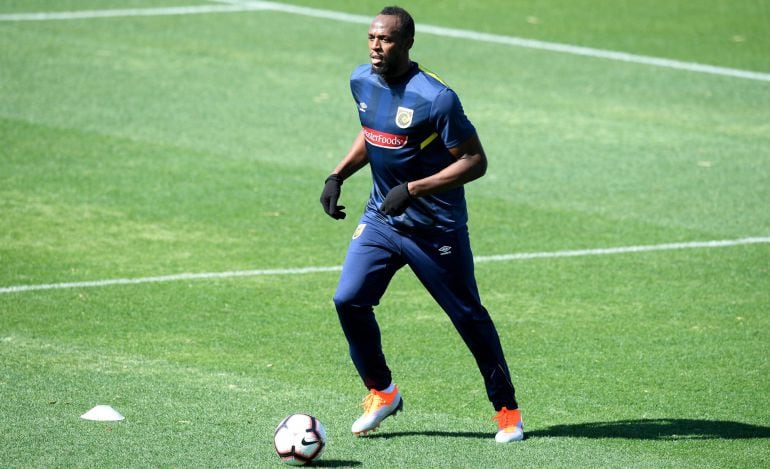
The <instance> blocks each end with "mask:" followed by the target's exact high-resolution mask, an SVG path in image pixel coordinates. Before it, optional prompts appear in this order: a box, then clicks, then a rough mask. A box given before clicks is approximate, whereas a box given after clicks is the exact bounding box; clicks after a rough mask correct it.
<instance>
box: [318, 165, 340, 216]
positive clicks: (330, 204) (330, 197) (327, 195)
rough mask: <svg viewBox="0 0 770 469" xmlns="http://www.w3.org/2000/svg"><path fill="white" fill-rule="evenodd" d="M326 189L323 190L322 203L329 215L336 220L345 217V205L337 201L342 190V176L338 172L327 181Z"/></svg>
mask: <svg viewBox="0 0 770 469" xmlns="http://www.w3.org/2000/svg"><path fill="white" fill-rule="evenodd" d="M324 182H325V183H326V184H325V185H324V190H323V192H321V205H322V206H323V208H324V211H325V212H326V214H327V215H329V216H330V217H332V218H334V219H335V220H342V219H343V218H345V215H346V214H345V212H343V210H344V209H345V206H344V205H337V201H338V200H339V198H340V193H341V192H342V189H341V188H342V178H341V177H340V176H339V175H338V174H332V175H331V176H329V177H328V178H326V181H324Z"/></svg>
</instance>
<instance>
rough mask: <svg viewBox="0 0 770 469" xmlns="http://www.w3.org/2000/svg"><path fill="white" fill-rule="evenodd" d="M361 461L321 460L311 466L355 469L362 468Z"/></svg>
mask: <svg viewBox="0 0 770 469" xmlns="http://www.w3.org/2000/svg"><path fill="white" fill-rule="evenodd" d="M360 465H361V461H343V460H341V459H328V460H327V459H323V458H321V459H319V460H318V461H315V462H314V463H312V464H311V466H313V467H355V466H360Z"/></svg>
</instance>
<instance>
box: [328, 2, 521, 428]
mask: <svg viewBox="0 0 770 469" xmlns="http://www.w3.org/2000/svg"><path fill="white" fill-rule="evenodd" d="M413 43H414V21H413V20H412V17H411V16H410V15H409V13H407V12H406V11H405V10H404V9H402V8H399V7H386V8H384V9H383V10H382V11H381V12H380V13H379V15H377V16H376V17H375V18H374V21H372V23H371V26H370V27H369V59H370V63H369V64H366V65H361V66H359V67H357V68H356V69H355V70H354V71H353V73H352V75H351V77H350V88H351V91H352V94H353V98H354V99H355V103H356V106H357V107H358V115H359V118H360V120H361V131H360V132H359V133H358V136H357V137H356V138H355V140H354V141H353V145H352V147H351V148H350V150H349V151H348V153H347V154H346V155H345V157H344V158H342V160H341V161H340V162H339V164H338V165H337V166H336V168H335V169H334V171H333V172H332V174H331V175H330V176H329V177H328V178H327V179H326V182H325V185H324V189H323V193H322V195H321V204H322V205H323V208H324V210H325V211H326V213H327V214H328V215H329V216H331V217H332V218H335V219H342V218H345V215H346V214H345V212H344V209H345V207H344V206H342V205H338V201H339V198H340V193H341V187H342V183H343V181H344V180H345V179H347V178H348V177H350V176H351V175H352V174H353V173H355V172H356V171H358V170H359V169H361V168H363V167H364V166H366V165H367V164H368V165H369V167H370V169H371V173H372V179H373V187H372V191H371V195H370V197H369V201H368V203H367V205H366V208H365V210H364V214H363V216H362V217H361V220H360V222H359V225H358V227H357V228H356V230H355V232H354V233H353V239H352V240H351V242H350V246H349V248H348V252H347V256H346V258H345V262H344V264H343V267H342V274H341V276H340V280H339V284H338V286H337V291H336V292H335V294H334V304H335V307H336V309H337V314H338V316H339V320H340V324H341V325H342V330H343V332H344V334H345V337H346V339H347V341H348V345H349V347H350V356H351V358H352V360H353V364H354V365H355V367H356V370H357V371H358V373H359V375H360V376H361V379H362V380H363V382H364V385H365V386H366V387H367V388H368V389H369V394H368V395H367V396H366V398H365V399H364V413H363V415H361V417H359V418H358V419H357V420H356V421H355V422H354V423H353V426H352V428H351V430H352V432H353V433H354V434H364V433H366V432H369V431H371V430H375V429H376V428H377V427H378V426H379V425H380V423H381V422H382V421H383V420H384V419H385V418H386V417H388V416H390V415H393V414H395V413H396V412H398V411H400V410H401V409H402V408H403V399H402V397H401V393H400V392H399V391H398V388H397V387H396V385H395V384H394V383H393V381H392V377H391V371H390V369H389V367H388V365H387V364H386V361H385V355H384V354H383V351H382V345H381V340H380V329H379V326H378V324H377V321H376V319H375V316H374V309H373V308H374V306H376V305H377V304H378V303H379V301H380V298H381V297H382V295H383V294H384V292H385V289H386V288H387V286H388V283H389V282H390V280H391V279H392V278H393V275H394V274H395V273H396V271H397V270H399V269H400V268H401V267H403V266H405V265H408V266H409V267H410V268H411V269H412V271H413V272H414V273H415V275H416V276H417V278H418V279H419V280H420V282H422V284H423V285H424V286H425V288H426V289H427V290H428V292H430V294H431V295H432V296H433V298H434V299H435V300H436V301H437V302H438V304H439V305H440V306H441V307H442V308H443V310H444V311H445V312H446V314H447V315H448V316H449V318H450V320H451V321H452V323H453V324H454V326H455V328H456V329H457V331H458V332H459V334H460V336H461V337H462V339H463V340H464V342H465V343H466V344H467V346H468V348H469V349H470V351H471V353H472V354H473V356H474V358H475V359H476V363H477V364H478V367H479V370H480V371H481V375H482V376H483V378H484V384H485V386H486V391H487V395H488V397H489V400H490V401H491V402H492V405H493V406H494V408H495V410H496V411H497V414H496V416H495V417H494V419H495V420H497V422H498V432H497V434H496V435H495V440H497V441H498V442H509V441H517V440H521V439H523V438H524V433H523V424H522V421H521V414H520V413H519V410H518V404H517V402H516V397H515V391H514V387H513V384H512V383H511V378H510V373H509V371H508V365H507V364H506V361H505V357H504V356H503V350H502V347H501V345H500V339H499V337H498V334H497V330H496V329H495V325H494V324H493V322H492V319H491V318H490V316H489V313H488V312H487V310H486V309H485V308H484V306H482V304H481V300H480V298H479V293H478V288H477V286H476V279H475V275H474V271H473V255H472V254H471V247H470V241H469V238H468V228H467V226H466V223H467V219H468V214H467V211H466V204H465V194H464V189H463V185H464V184H465V183H468V182H470V181H473V180H474V179H477V178H479V177H481V176H482V175H484V173H485V172H486V167H487V158H486V155H485V153H484V149H483V148H482V146H481V142H480V141H479V137H478V136H477V134H476V129H475V128H474V126H473V124H471V122H470V121H469V120H468V118H467V117H466V116H465V113H464V111H463V108H462V106H461V104H460V100H459V99H458V97H457V95H456V94H455V93H454V91H452V89H451V88H449V87H448V86H447V85H446V84H445V83H444V82H443V81H441V79H440V78H438V77H437V76H436V75H435V74H433V73H431V72H429V71H427V70H425V69H423V68H422V67H420V66H419V65H418V64H417V63H415V62H412V61H411V60H410V58H409V50H410V48H411V47H412V44H413Z"/></svg>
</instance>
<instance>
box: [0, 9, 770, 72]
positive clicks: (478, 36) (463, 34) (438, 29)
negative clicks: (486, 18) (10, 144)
mask: <svg viewBox="0 0 770 469" xmlns="http://www.w3.org/2000/svg"><path fill="white" fill-rule="evenodd" d="M213 1H216V2H218V3H221V4H224V5H200V6H181V7H165V8H132V9H114V10H84V11H64V12H41V13H8V14H0V21H47V20H74V19H87V18H112V17H121V16H160V15H191V14H201V13H235V12H244V11H256V10H271V11H279V12H283V13H290V14H295V15H302V16H310V17H314V18H323V19H329V20H334V21H344V22H347V23H359V24H369V23H370V22H371V17H370V16H364V15H355V14H351V13H343V12H338V11H331V10H322V9H319V8H310V7H302V6H297V5H289V4H285V3H277V2H263V1H239V0H213ZM416 28H417V31H418V32H421V33H425V34H433V35H436V36H442V37H452V38H458V39H466V40H469V41H478V42H489V43H494V44H503V45H509V46H515V47H525V48H529V49H538V50H545V51H549V52H558V53H564V54H572V55H580V56H585V57H592V58H599V59H606V60H615V61H619V62H630V63H637V64H644V65H652V66H655V67H664V68H671V69H676V70H684V71H688V72H696V73H706V74H710V75H721V76H728V77H734V78H745V79H749V80H759V81H768V82H770V73H763V72H754V71H749V70H739V69H735V68H727V67H717V66H714V65H705V64H700V63H696V62H682V61H679V60H671V59H664V58H659V57H650V56H644V55H637V54H629V53H626V52H617V51H610V50H604V49H594V48H592V47H582V46H574V45H570V44H561V43H556V42H547V41H538V40H535V39H524V38H519V37H513V36H504V35H500V34H489V33H480V32H476V31H468V30H464V29H455V28H445V27H443V26H433V25H429V24H417V25H416Z"/></svg>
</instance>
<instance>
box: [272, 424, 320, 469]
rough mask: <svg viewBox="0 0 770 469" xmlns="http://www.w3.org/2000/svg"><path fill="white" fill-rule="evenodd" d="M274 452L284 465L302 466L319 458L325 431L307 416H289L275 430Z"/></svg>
mask: <svg viewBox="0 0 770 469" xmlns="http://www.w3.org/2000/svg"><path fill="white" fill-rule="evenodd" d="M274 441H275V452H276V453H278V456H279V457H280V458H281V459H282V460H283V462H285V463H286V464H291V465H292V466H303V465H305V464H310V463H311V462H313V461H314V460H316V459H318V458H319V457H320V456H321V453H322V452H323V450H324V447H325V446H326V430H325V429H324V426H323V425H322V424H321V422H319V421H318V419H316V418H315V417H313V416H311V415H307V414H293V415H289V416H288V417H286V418H285V419H283V421H282V422H281V423H280V424H279V425H278V428H276V429H275V437H274Z"/></svg>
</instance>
